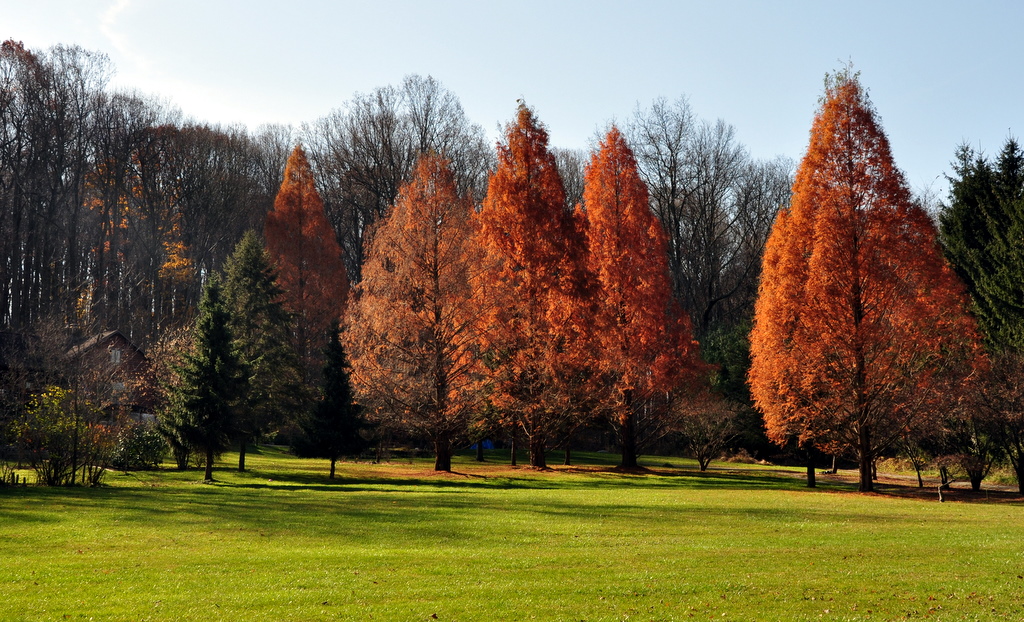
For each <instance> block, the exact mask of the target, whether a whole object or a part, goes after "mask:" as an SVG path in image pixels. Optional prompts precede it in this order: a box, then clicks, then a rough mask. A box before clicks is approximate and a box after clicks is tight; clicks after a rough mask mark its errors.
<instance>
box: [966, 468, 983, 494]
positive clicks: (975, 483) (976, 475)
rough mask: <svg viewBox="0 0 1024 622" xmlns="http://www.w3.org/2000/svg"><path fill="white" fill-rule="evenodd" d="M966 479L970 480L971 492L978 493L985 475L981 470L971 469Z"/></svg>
mask: <svg viewBox="0 0 1024 622" xmlns="http://www.w3.org/2000/svg"><path fill="white" fill-rule="evenodd" d="M967 477H968V478H970V480H971V490H973V491H974V492H978V491H979V490H981V480H983V479H985V473H984V471H982V470H981V469H971V470H970V471H968V472H967Z"/></svg>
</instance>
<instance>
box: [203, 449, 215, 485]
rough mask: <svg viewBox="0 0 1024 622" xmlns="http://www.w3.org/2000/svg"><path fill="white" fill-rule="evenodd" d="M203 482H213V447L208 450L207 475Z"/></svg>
mask: <svg viewBox="0 0 1024 622" xmlns="http://www.w3.org/2000/svg"><path fill="white" fill-rule="evenodd" d="M203 480H205V481H207V482H212V481H213V448H212V447H211V448H208V449H207V450H206V475H205V476H204V477H203Z"/></svg>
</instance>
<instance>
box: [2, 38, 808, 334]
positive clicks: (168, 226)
mask: <svg viewBox="0 0 1024 622" xmlns="http://www.w3.org/2000/svg"><path fill="white" fill-rule="evenodd" d="M112 73H113V67H112V66H111V64H110V62H109V60H108V59H107V58H106V57H105V56H104V55H102V54H99V53H96V52H91V51H88V50H84V49H82V48H80V47H77V46H63V45H61V46H55V47H53V48H50V49H48V50H45V51H38V50H30V49H27V48H25V47H24V46H23V45H21V44H20V43H16V42H14V41H7V42H4V43H3V44H2V48H0V265H2V269H0V270H2V272H0V325H2V326H4V327H6V328H7V329H10V330H16V331H20V332H32V331H33V330H34V329H35V327H37V326H38V325H40V323H43V322H45V323H47V324H48V325H63V326H71V327H80V328H81V330H82V331H83V332H89V331H98V330H103V329H118V330H120V331H122V332H123V333H124V334H125V335H127V336H129V337H130V338H131V339H132V340H133V341H134V342H135V343H138V344H139V345H141V346H143V347H144V348H145V347H147V346H149V345H152V344H154V343H156V342H157V341H158V340H159V339H160V336H161V335H162V334H164V333H165V332H168V331H173V330H178V329H181V328H183V327H187V326H189V325H191V323H192V320H193V318H194V316H195V313H196V309H197V308H198V303H199V298H200V296H201V292H202V284H203V283H204V282H205V280H206V278H208V276H209V275H211V274H213V273H214V272H217V271H219V270H220V269H221V268H222V267H223V264H224V261H225V260H226V258H227V257H228V255H229V254H230V252H231V250H232V249H233V248H234V247H235V245H236V244H237V242H238V241H239V240H240V239H241V237H242V235H243V234H244V233H245V232H246V231H248V230H257V231H261V230H262V229H263V223H264V220H265V218H266V215H267V213H268V212H269V211H270V210H271V209H272V208H273V203H274V198H275V196H276V194H277V191H278V189H279V188H280V185H281V182H282V180H283V176H284V166H285V161H286V159H287V157H288V154H289V153H290V152H291V150H292V148H293V147H294V145H295V144H296V143H302V144H303V145H304V146H305V148H306V151H307V154H308V157H309V161H310V164H311V167H312V171H313V175H314V179H315V182H316V186H317V190H318V191H319V193H320V196H321V197H322V199H323V203H324V210H325V213H326V215H327V218H328V221H329V222H330V225H331V227H332V229H333V230H334V233H335V236H336V238H337V241H338V244H339V245H340V247H341V250H342V257H343V260H344V263H345V268H346V272H347V274H348V278H349V280H351V281H352V282H353V283H355V282H358V281H359V280H360V275H361V271H362V266H363V263H364V260H365V256H364V253H365V249H366V243H367V239H368V237H369V234H370V233H371V232H372V230H373V225H374V223H375V222H376V221H377V220H379V219H380V218H381V217H382V215H383V214H384V213H385V212H386V210H387V208H388V207H389V206H390V205H392V204H394V202H395V200H396V199H397V197H398V191H399V188H400V187H401V185H402V184H403V183H405V182H407V181H409V180H410V179H411V174H412V170H413V166H414V165H415V163H416V160H417V158H418V157H419V155H420V154H422V153H426V152H434V153H437V154H439V155H441V156H443V157H445V158H446V159H447V160H448V161H449V162H450V163H451V164H450V166H451V168H452V171H453V174H454V177H455V183H456V187H457V189H458V191H459V192H460V193H463V194H466V195H468V196H469V197H470V198H471V199H472V200H473V201H474V203H476V204H477V205H480V203H481V202H482V201H483V198H484V196H485V194H486V191H487V176H488V172H489V171H491V170H493V168H494V166H495V163H496V159H495V150H494V146H493V145H492V144H490V142H489V141H488V139H487V137H486V135H485V133H484V131H483V130H482V129H481V127H480V126H479V125H477V124H474V123H473V122H471V121H470V120H469V119H468V118H467V117H466V115H465V112H464V111H463V109H462V106H461V104H460V103H459V100H458V97H457V96H456V95H455V94H454V93H452V92H450V91H448V90H446V89H445V88H444V87H443V86H442V85H441V84H440V83H439V82H438V81H436V80H434V79H433V78H430V77H421V76H415V75H413V76H409V77H407V78H406V79H405V80H403V81H402V83H401V84H399V85H397V86H385V87H381V88H378V89H375V90H373V91H371V92H369V93H359V94H356V95H354V96H353V97H352V99H351V100H349V101H348V102H344V103H343V104H342V105H340V107H339V108H337V109H336V110H334V111H333V112H331V113H329V114H327V115H325V116H324V117H323V118H320V119H317V120H314V121H312V122H310V123H308V124H304V125H303V126H302V127H301V128H290V127H283V126H265V127H261V128H259V129H256V130H254V131H250V130H246V129H244V128H242V127H240V126H231V127H220V126H211V125H208V124H205V123H201V122H196V121H193V120H189V119H186V118H183V116H182V115H181V113H180V112H179V111H178V110H177V109H175V108H173V107H172V106H171V105H169V104H168V103H166V102H162V101H159V100H156V99H153V98H150V97H147V96H145V95H142V94H140V93H137V92H126V91H117V90H114V89H112V88H111V87H110V85H109V79H110V77H111V75H112ZM627 129H628V131H627V137H628V139H629V141H630V143H631V145H632V146H633V148H634V150H635V151H636V153H637V159H638V161H639V164H640V167H641V173H642V175H643V177H644V180H645V182H647V184H648V186H649V188H650V193H651V206H652V208H653V209H654V211H655V213H656V214H657V216H658V217H659V219H660V220H661V222H662V223H663V225H664V226H665V228H666V232H667V234H668V240H669V260H670V261H669V264H670V269H671V271H672V282H673V291H674V293H675V294H676V296H677V298H678V299H679V301H680V302H681V303H682V304H683V306H684V307H685V309H686V310H687V311H688V312H689V313H690V314H691V316H692V317H693V321H694V327H695V332H696V333H697V335H698V336H701V335H704V334H707V333H708V332H709V331H711V330H713V329H714V327H715V326H718V325H719V324H723V323H724V324H729V325H731V324H733V323H736V322H741V321H745V318H746V316H749V313H750V308H751V305H752V294H753V292H754V291H755V290H756V280H757V271H758V265H757V260H758V258H759V256H760V249H761V247H762V246H763V243H764V239H765V238H766V236H767V231H768V229H769V227H770V224H771V221H772V219H773V217H774V213H775V210H776V209H777V208H778V207H779V206H780V205H782V204H784V203H785V201H786V200H787V196H788V194H787V193H788V186H789V183H790V174H791V168H792V165H791V164H790V163H788V162H786V161H771V162H758V161H755V160H753V159H752V158H750V156H749V155H748V154H747V152H746V151H745V149H744V148H743V146H742V145H740V144H739V143H738V141H737V140H736V138H735V132H734V130H733V129H732V128H731V127H730V126H728V125H726V124H724V123H722V122H719V123H717V124H707V123H703V122H701V121H699V120H697V119H696V118H695V117H694V115H693V113H692V112H691V111H690V110H689V108H688V106H687V105H686V103H685V101H683V100H680V101H679V102H677V103H675V104H668V103H667V102H664V101H658V102H655V103H654V104H653V105H652V106H651V107H650V108H649V109H638V110H637V111H636V113H635V115H634V117H633V119H632V120H631V121H630V123H629V126H628V128H627ZM554 153H555V157H556V162H557V165H558V169H559V173H560V174H561V177H562V178H563V180H564V185H565V190H566V196H567V199H566V203H567V207H568V208H571V207H572V206H573V205H575V204H577V203H579V202H581V201H582V181H583V174H584V171H583V168H584V163H585V162H586V161H587V159H588V156H587V154H586V153H585V152H583V151H582V150H572V149H555V150H554Z"/></svg>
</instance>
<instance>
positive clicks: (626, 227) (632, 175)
mask: <svg viewBox="0 0 1024 622" xmlns="http://www.w3.org/2000/svg"><path fill="white" fill-rule="evenodd" d="M583 200H584V204H585V205H586V222H587V227H586V240H587V248H588V260H589V261H588V263H589V267H590V272H591V273H592V274H593V275H594V277H595V278H596V281H597V285H598V292H597V296H596V299H597V300H598V301H599V303H598V305H597V307H596V310H597V311H596V316H595V322H594V331H593V340H594V343H595V345H596V346H597V347H596V352H598V353H599V356H598V362H597V363H598V367H599V368H600V370H601V371H602V372H603V375H604V378H605V379H606V384H607V386H608V387H609V388H610V389H611V391H610V393H611V401H612V412H613V413H614V416H613V422H614V424H615V427H616V428H617V429H618V431H619V437H620V440H621V444H622V466H624V467H635V466H636V465H637V462H636V459H637V435H636V418H637V413H636V409H637V408H638V407H640V406H642V405H643V404H644V403H645V402H647V401H648V400H649V399H650V398H652V397H653V396H654V395H655V394H658V393H662V394H664V393H669V392H672V391H674V390H676V389H678V388H680V387H681V384H682V382H683V381H685V380H687V379H688V377H691V378H695V377H696V375H697V373H696V372H697V371H698V370H700V369H701V368H702V367H703V366H702V365H701V364H700V362H699V359H698V355H697V345H696V343H695V342H694V341H693V338H692V334H691V329H690V321H689V318H688V317H687V316H686V314H685V313H684V312H682V311H681V310H680V309H679V307H678V305H677V304H675V302H674V300H673V298H672V285H671V281H670V278H669V271H668V254H667V252H666V248H665V244H666V242H665V232H664V230H663V229H662V227H661V224H660V223H659V222H658V219H657V218H656V217H655V216H654V213H653V212H651V209H650V207H649V202H648V197H647V187H646V186H645V185H644V182H643V180H641V179H640V175H639V172H638V171H637V164H636V159H635V158H634V157H633V152H632V151H630V149H629V146H628V145H627V144H626V141H625V139H624V138H623V136H622V134H621V133H620V132H619V130H618V129H617V128H614V127H613V128H612V129H611V131H610V132H608V135H607V136H606V137H605V139H604V141H602V142H601V145H600V148H599V150H598V152H597V153H595V154H594V156H593V158H592V159H591V161H590V164H589V166H588V167H587V172H586V182H585V187H584V190H583Z"/></svg>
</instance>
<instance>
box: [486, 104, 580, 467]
mask: <svg viewBox="0 0 1024 622" xmlns="http://www.w3.org/2000/svg"><path fill="white" fill-rule="evenodd" d="M505 140H506V142H505V143H504V144H501V145H499V146H498V165H497V168H496V169H495V171H494V172H493V173H492V174H491V175H490V178H489V182H488V190H487V197H486V198H485V199H484V203H483V208H482V210H481V211H480V214H479V220H480V233H479V238H478V239H479V242H478V243H479V244H480V245H481V247H482V248H483V249H484V250H485V251H486V253H487V257H488V260H487V262H486V269H487V272H486V275H485V288H484V289H482V290H481V292H480V295H481V296H482V298H480V299H479V300H480V301H482V303H483V304H485V305H486V306H488V307H489V312H488V315H487V325H488V327H489V329H488V332H487V336H488V339H487V342H486V344H487V346H488V350H489V355H488V356H489V359H488V360H489V361H490V362H491V363H492V364H493V365H494V366H495V370H496V373H495V381H494V389H495V390H494V393H493V397H492V399H493V401H494V403H495V405H496V406H497V407H498V408H499V409H500V410H502V411H503V412H505V413H509V415H510V416H511V417H513V419H514V425H516V426H518V428H519V429H521V430H522V431H523V432H524V433H525V435H526V436H527V438H528V439H529V443H530V464H531V465H532V466H536V467H544V466H546V458H545V451H546V449H547V444H548V440H549V438H550V437H551V436H552V435H553V434H555V433H556V432H557V430H559V429H560V427H561V423H562V421H561V419H562V418H563V417H564V416H565V415H566V414H567V413H569V412H571V411H572V409H571V407H570V408H567V407H566V406H567V405H566V401H565V400H564V399H562V397H563V395H562V392H561V391H560V387H559V383H560V379H566V378H574V377H576V376H577V374H576V373H574V371H573V370H572V369H571V368H573V367H575V366H576V363H577V362H578V360H579V359H578V353H579V351H580V350H579V348H578V346H579V344H580V342H581V341H582V340H581V338H580V335H581V333H582V329H583V326H584V324H585V323H586V321H587V319H586V314H583V313H579V312H578V310H579V305H580V302H581V299H582V296H583V293H582V292H583V290H584V288H585V282H586V279H585V278H584V270H583V259H584V247H585V245H584V243H583V237H582V234H581V232H580V227H579V226H578V222H577V220H576V219H574V218H573V214H572V212H571V211H570V210H568V209H567V208H566V206H565V190H564V188H563V186H562V180H561V177H559V174H558V168H557V166H556V163H555V158H554V156H553V155H552V154H551V152H550V151H549V150H548V134H547V130H546V129H545V128H544V126H543V125H541V124H540V122H539V121H538V120H537V118H536V117H535V115H534V113H533V111H532V110H531V109H530V108H528V107H527V106H526V105H525V104H520V105H519V109H518V111H517V114H516V121H515V122H514V123H511V124H509V125H508V127H507V128H506V134H505Z"/></svg>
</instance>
